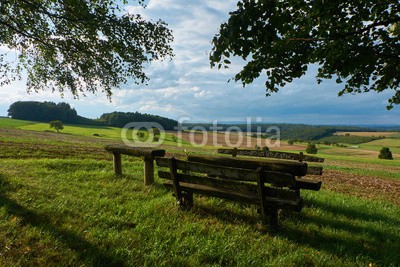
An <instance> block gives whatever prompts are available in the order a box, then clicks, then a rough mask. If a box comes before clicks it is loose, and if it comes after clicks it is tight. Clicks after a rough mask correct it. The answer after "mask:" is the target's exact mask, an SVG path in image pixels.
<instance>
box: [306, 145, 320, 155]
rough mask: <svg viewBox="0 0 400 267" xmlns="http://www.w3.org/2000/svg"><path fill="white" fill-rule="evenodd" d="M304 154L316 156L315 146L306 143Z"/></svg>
mask: <svg viewBox="0 0 400 267" xmlns="http://www.w3.org/2000/svg"><path fill="white" fill-rule="evenodd" d="M306 152H307V153H308V154H317V152H318V149H317V147H316V145H315V144H311V143H308V145H307V148H306Z"/></svg>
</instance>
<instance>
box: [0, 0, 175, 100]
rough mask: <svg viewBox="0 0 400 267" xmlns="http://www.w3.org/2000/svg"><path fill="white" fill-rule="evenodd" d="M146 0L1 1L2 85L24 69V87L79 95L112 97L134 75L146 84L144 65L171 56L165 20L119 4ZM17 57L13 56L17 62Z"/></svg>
mask: <svg viewBox="0 0 400 267" xmlns="http://www.w3.org/2000/svg"><path fill="white" fill-rule="evenodd" d="M130 2H132V3H136V4H139V5H144V2H145V1H144V0H137V1H128V0H121V1H117V0H76V1H72V0H46V1H27V0H18V1H9V0H6V1H3V0H2V1H1V4H0V11H1V16H0V45H4V46H6V47H7V48H9V49H10V50H11V51H15V54H13V55H11V56H7V55H6V54H10V53H9V52H5V53H3V54H0V86H1V85H4V84H8V83H10V82H12V81H14V80H15V79H20V78H21V74H22V73H23V72H24V71H26V72H27V91H28V92H30V91H39V90H41V89H44V88H51V89H52V90H53V91H59V92H60V94H61V95H63V94H64V91H70V92H71V93H72V95H74V96H75V97H78V96H79V94H83V95H85V93H87V92H92V93H94V92H96V91H97V90H99V91H101V92H104V93H105V94H106V95H107V96H108V97H111V95H112V88H113V87H118V86H119V85H120V84H121V83H126V82H127V79H128V78H133V79H134V80H135V82H136V83H144V82H146V81H147V79H148V78H147V76H146V74H145V73H144V72H143V66H144V65H145V64H147V63H149V62H151V61H153V60H159V59H164V58H169V57H172V55H173V54H172V48H171V47H170V45H169V44H170V43H171V41H172V40H173V37H172V33H171V31H170V30H169V29H168V28H167V24H166V23H165V22H163V21H161V20H159V21H146V20H145V19H144V18H143V17H141V16H140V15H138V14H130V13H127V12H126V10H124V8H123V5H125V4H128V3H130ZM15 58H16V60H15Z"/></svg>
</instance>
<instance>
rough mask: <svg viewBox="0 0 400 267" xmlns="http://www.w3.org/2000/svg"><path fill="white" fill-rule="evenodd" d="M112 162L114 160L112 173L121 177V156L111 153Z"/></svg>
mask: <svg viewBox="0 0 400 267" xmlns="http://www.w3.org/2000/svg"><path fill="white" fill-rule="evenodd" d="M113 160H114V172H115V175H122V163H121V154H120V153H116V152H114V153H113Z"/></svg>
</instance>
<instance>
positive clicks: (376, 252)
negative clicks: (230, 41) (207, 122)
mask: <svg viewBox="0 0 400 267" xmlns="http://www.w3.org/2000/svg"><path fill="white" fill-rule="evenodd" d="M93 134H97V135H99V136H93ZM176 136H177V135H176V134H175V133H173V132H168V133H166V137H165V142H164V143H163V144H162V145H161V147H162V148H164V149H166V151H167V155H168V156H171V155H174V156H176V157H178V158H179V157H182V158H183V157H185V156H186V155H187V154H188V153H190V154H203V155H214V154H215V153H216V148H215V147H212V146H211V145H212V143H207V144H206V146H205V147H193V146H190V144H189V142H190V135H189V134H188V133H186V135H185V136H182V139H183V140H177V138H176ZM386 136H387V138H385V139H380V140H375V141H372V142H369V143H364V144H360V145H359V147H358V148H351V147H350V146H349V147H347V148H342V147H335V146H328V145H318V149H319V151H318V154H317V156H319V157H324V158H325V159H326V160H325V162H324V163H323V166H324V174H323V175H322V176H321V177H310V179H321V180H322V181H323V188H322V190H321V191H319V192H304V194H303V195H304V201H305V207H304V209H303V211H302V212H301V213H293V214H292V213H288V214H281V219H280V222H281V230H280V231H278V232H275V231H270V230H269V229H268V228H265V227H263V226H262V225H261V224H260V220H259V215H258V214H257V212H256V211H255V209H254V208H253V207H250V206H245V205H239V204H234V203H231V202H227V201H223V200H219V199H213V198H206V197H200V196H195V206H194V208H193V210H191V211H190V212H182V211H181V210H179V208H178V207H177V206H176V205H175V203H174V202H175V201H174V199H173V197H172V196H171V193H170V192H169V191H167V190H166V189H165V188H164V187H163V186H162V185H161V181H160V180H159V179H158V178H157V177H156V183H155V184H154V185H153V186H147V187H146V186H144V185H143V166H142V165H143V164H142V161H141V160H140V159H137V158H133V157H124V158H123V164H124V166H123V168H124V175H123V176H122V177H115V176H114V174H113V170H112V157H111V155H110V154H108V153H107V152H106V151H105V150H104V149H103V147H104V145H106V144H119V143H121V129H120V128H115V127H103V126H101V127H100V126H74V125H65V129H64V130H63V131H62V132H60V133H56V132H54V131H49V127H48V124H44V123H35V122H25V121H17V120H10V119H0V147H1V151H0V158H1V164H0V266H27V265H29V266H32V265H33V266H35V265H40V266H44V265H46V266H47V265H53V266H54V265H73V266H76V265H80V266H93V265H97V266H112V265H114V266H124V265H126V266H235V265H239V266H266V265H273V266H321V265H322V266H325V265H328V266H331V265H340V266H343V265H344V266H366V265H369V264H370V263H371V264H372V266H388V265H392V266H396V265H398V263H399V262H400V255H399V253H398V251H400V244H399V242H398V240H399V239H400V175H399V173H400V150H399V148H400V139H397V138H390V135H386ZM197 137H198V135H197ZM198 138H199V137H198ZM224 138H225V137H223V138H222V136H220V138H219V139H218V142H219V143H222V144H223V140H224ZM235 138H239V137H237V136H231V142H233V141H235V140H236V139H235ZM209 139H210V140H212V136H210V137H209ZM180 141H181V142H180ZM198 141H200V140H198ZM178 143H181V144H182V145H181V146H178ZM281 144H282V146H281V147H277V148H273V150H284V151H291V150H295V151H300V150H304V148H305V146H306V144H305V143H296V144H295V145H294V146H289V145H288V144H287V143H286V142H285V141H281ZM225 145H226V144H225ZM253 145H254V140H252V143H251V146H252V147H254V146H253ZM382 146H388V147H390V149H391V150H392V151H393V157H394V160H380V159H378V157H377V156H378V153H379V150H380V148H381V147H382Z"/></svg>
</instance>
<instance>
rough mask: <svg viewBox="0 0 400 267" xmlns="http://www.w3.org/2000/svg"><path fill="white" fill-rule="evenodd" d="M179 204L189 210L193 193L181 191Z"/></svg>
mask: <svg viewBox="0 0 400 267" xmlns="http://www.w3.org/2000/svg"><path fill="white" fill-rule="evenodd" d="M180 205H181V207H182V208H183V209H186V210H190V209H191V208H192V207H193V193H192V192H182V200H181V203H180Z"/></svg>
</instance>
